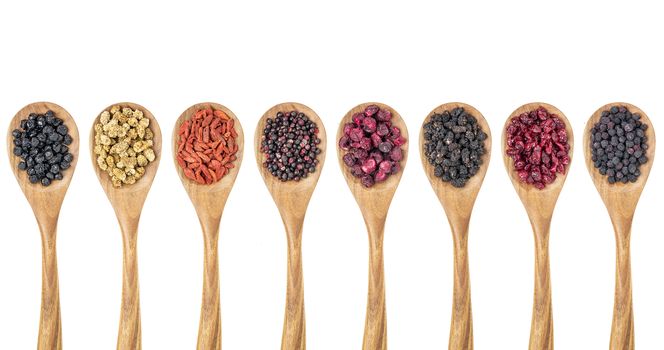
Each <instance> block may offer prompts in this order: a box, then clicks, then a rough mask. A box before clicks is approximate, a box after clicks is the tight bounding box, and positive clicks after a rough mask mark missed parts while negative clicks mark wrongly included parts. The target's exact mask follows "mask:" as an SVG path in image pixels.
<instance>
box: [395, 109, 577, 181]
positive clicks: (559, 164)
mask: <svg viewBox="0 0 664 350" xmlns="http://www.w3.org/2000/svg"><path fill="white" fill-rule="evenodd" d="M506 133H507V140H506V145H507V149H506V152H505V153H506V154H507V155H508V156H510V157H511V158H512V159H513V160H514V169H515V170H516V172H517V176H518V177H519V180H521V181H522V182H525V183H528V184H531V185H533V186H534V187H535V188H538V189H543V188H544V187H546V185H548V184H551V183H552V182H554V181H555V180H556V177H557V174H564V173H565V171H566V166H567V165H569V163H570V157H569V150H570V145H569V143H568V136H567V130H566V129H565V124H564V123H563V122H562V120H561V119H560V118H559V117H558V116H557V115H555V114H551V113H549V112H548V111H547V110H546V109H545V108H544V107H539V108H538V109H536V110H534V111H530V112H528V113H522V114H520V115H518V116H515V117H513V118H512V119H511V120H510V122H509V124H508V125H507V129H506ZM396 144H397V142H395V145H396Z"/></svg>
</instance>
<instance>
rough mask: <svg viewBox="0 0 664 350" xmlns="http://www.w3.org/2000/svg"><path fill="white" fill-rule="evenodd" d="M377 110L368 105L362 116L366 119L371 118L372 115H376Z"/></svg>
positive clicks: (375, 107) (377, 108)
mask: <svg viewBox="0 0 664 350" xmlns="http://www.w3.org/2000/svg"><path fill="white" fill-rule="evenodd" d="M379 110H380V108H379V107H378V106H376V105H370V106H367V108H365V109H364V115H365V116H367V117H372V116H373V115H374V114H376V113H378V111H379Z"/></svg>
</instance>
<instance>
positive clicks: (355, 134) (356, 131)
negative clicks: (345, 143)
mask: <svg viewBox="0 0 664 350" xmlns="http://www.w3.org/2000/svg"><path fill="white" fill-rule="evenodd" d="M348 137H350V139H351V140H353V141H355V142H359V141H360V140H361V139H362V137H364V133H363V132H362V129H360V128H353V129H351V130H350V132H349V133H348Z"/></svg>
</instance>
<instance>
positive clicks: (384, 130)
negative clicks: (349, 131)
mask: <svg viewBox="0 0 664 350" xmlns="http://www.w3.org/2000/svg"><path fill="white" fill-rule="evenodd" d="M345 133H346V131H345V129H344V134H345ZM389 134H390V128H389V127H388V126H387V124H385V123H378V127H377V128H376V135H378V136H380V137H384V136H387V135H389Z"/></svg>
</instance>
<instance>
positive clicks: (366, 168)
mask: <svg viewBox="0 0 664 350" xmlns="http://www.w3.org/2000/svg"><path fill="white" fill-rule="evenodd" d="M362 171H363V172H364V173H365V174H371V173H373V172H374V171H376V161H375V160H374V159H373V158H368V159H366V160H365V161H363V162H362Z"/></svg>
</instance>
